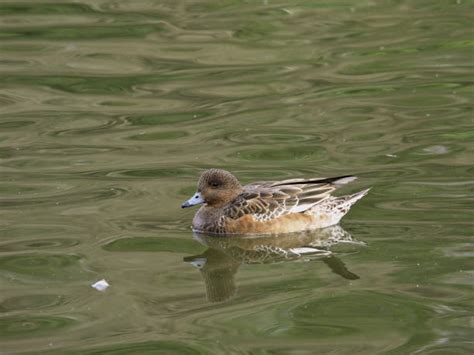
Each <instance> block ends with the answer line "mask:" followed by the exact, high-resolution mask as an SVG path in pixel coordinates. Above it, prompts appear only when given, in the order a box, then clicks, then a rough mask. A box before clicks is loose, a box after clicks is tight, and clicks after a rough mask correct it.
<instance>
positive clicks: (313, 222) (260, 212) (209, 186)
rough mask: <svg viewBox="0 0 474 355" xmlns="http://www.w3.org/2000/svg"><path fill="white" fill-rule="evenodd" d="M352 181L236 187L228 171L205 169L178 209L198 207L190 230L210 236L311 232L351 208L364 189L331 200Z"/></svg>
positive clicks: (347, 177)
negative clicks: (334, 194)
mask: <svg viewBox="0 0 474 355" xmlns="http://www.w3.org/2000/svg"><path fill="white" fill-rule="evenodd" d="M355 179H357V177H356V176H353V175H344V176H338V177H332V178H310V179H304V178H296V179H287V180H280V181H259V182H253V183H250V184H247V185H244V186H242V185H241V184H240V182H239V180H238V179H237V178H236V177H235V176H234V175H233V174H232V173H230V172H229V171H226V170H223V169H209V170H206V171H204V172H203V173H202V174H201V176H200V178H199V180H198V183H197V191H196V193H195V194H194V195H193V196H192V197H191V198H190V199H189V200H187V201H185V202H184V203H183V204H182V205H181V207H182V208H188V207H192V206H196V205H202V206H201V207H200V209H199V210H198V211H197V212H196V214H195V216H194V218H193V221H192V230H193V231H194V232H198V233H205V234H211V235H262V234H285V233H293V232H302V231H312V230H316V229H322V228H326V227H330V226H333V225H336V224H338V223H339V221H340V220H341V218H342V217H343V216H344V215H345V214H346V213H347V212H348V211H349V209H350V208H351V206H352V205H353V204H354V203H356V202H357V201H358V200H360V199H361V198H362V197H364V196H365V195H367V193H368V192H369V190H370V188H368V189H365V190H362V191H359V192H356V193H354V194H351V195H345V196H337V197H336V196H333V195H332V192H334V191H335V190H336V189H338V188H339V187H341V186H343V185H346V184H348V183H350V182H352V181H354V180H355Z"/></svg>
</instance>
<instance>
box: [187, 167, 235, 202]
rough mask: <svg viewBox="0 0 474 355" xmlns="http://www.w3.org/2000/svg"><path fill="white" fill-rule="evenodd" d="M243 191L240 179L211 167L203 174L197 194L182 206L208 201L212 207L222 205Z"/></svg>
mask: <svg viewBox="0 0 474 355" xmlns="http://www.w3.org/2000/svg"><path fill="white" fill-rule="evenodd" d="M241 192H242V186H241V185H240V183H239V180H237V178H236V177H235V176H234V175H232V174H231V173H229V172H228V171H225V170H221V169H209V170H206V171H205V172H203V173H202V174H201V177H200V178H199V181H198V185H197V192H196V194H195V195H194V196H193V197H191V198H190V199H189V200H188V201H186V202H185V203H183V204H182V205H181V207H182V208H186V207H191V206H194V205H198V204H200V203H206V204H207V205H208V206H211V207H221V206H223V205H225V204H226V203H228V202H230V201H232V200H233V199H234V198H236V197H237V195H239V194H240V193H241Z"/></svg>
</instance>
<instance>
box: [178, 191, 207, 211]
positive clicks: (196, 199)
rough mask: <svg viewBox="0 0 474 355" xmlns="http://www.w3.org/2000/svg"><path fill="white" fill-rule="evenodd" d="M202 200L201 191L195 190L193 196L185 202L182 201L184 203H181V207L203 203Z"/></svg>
mask: <svg viewBox="0 0 474 355" xmlns="http://www.w3.org/2000/svg"><path fill="white" fill-rule="evenodd" d="M203 202H204V199H203V198H202V196H201V193H200V192H196V193H195V194H194V196H193V197H191V198H190V199H189V200H187V201H186V202H184V203H183V204H182V205H181V208H186V207H191V206H195V205H199V204H201V203H203Z"/></svg>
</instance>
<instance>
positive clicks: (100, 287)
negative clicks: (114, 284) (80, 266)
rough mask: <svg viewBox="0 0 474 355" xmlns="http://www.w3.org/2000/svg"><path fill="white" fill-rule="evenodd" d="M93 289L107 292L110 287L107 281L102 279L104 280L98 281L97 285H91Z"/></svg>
mask: <svg viewBox="0 0 474 355" xmlns="http://www.w3.org/2000/svg"><path fill="white" fill-rule="evenodd" d="M91 286H92V287H93V288H95V289H96V290H97V291H101V292H103V291H105V290H107V288H108V287H109V286H110V285H109V283H108V282H107V281H105V279H102V280H99V281H97V282H96V283H94V284H92V285H91Z"/></svg>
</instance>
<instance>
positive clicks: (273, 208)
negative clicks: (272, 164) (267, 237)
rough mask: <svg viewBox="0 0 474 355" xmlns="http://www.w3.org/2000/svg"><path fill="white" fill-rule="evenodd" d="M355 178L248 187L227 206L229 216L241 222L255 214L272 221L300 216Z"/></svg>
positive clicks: (273, 182) (272, 183) (310, 180)
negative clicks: (246, 216)
mask: <svg viewBox="0 0 474 355" xmlns="http://www.w3.org/2000/svg"><path fill="white" fill-rule="evenodd" d="M355 179H356V177H355V176H341V177H336V178H327V179H326V178H324V179H309V180H308V179H306V180H304V179H291V180H284V181H272V182H262V183H254V184H250V185H246V186H245V187H244V192H243V193H241V194H240V195H238V196H237V197H236V198H235V199H234V200H233V201H231V202H229V203H228V204H227V205H226V206H224V215H225V216H226V217H229V218H232V219H237V218H240V217H243V216H245V215H251V216H252V217H253V218H254V219H255V220H259V221H268V220H272V219H274V218H277V217H280V216H282V215H285V214H290V213H300V212H304V211H306V210H307V209H309V208H311V207H313V206H314V205H316V204H317V203H319V202H321V201H323V200H324V199H326V198H328V197H329V195H330V194H331V192H332V191H334V190H335V189H336V188H337V187H339V186H340V185H342V184H346V183H348V182H350V181H353V180H355Z"/></svg>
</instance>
